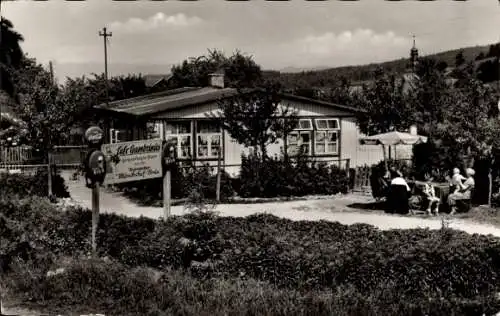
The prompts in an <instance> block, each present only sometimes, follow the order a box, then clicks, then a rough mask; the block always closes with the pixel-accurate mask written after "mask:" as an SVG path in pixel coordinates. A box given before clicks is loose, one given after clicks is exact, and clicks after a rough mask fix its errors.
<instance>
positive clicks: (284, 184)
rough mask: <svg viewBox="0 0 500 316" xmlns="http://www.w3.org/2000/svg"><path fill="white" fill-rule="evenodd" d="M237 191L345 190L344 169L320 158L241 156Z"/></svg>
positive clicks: (279, 193)
mask: <svg viewBox="0 0 500 316" xmlns="http://www.w3.org/2000/svg"><path fill="white" fill-rule="evenodd" d="M241 161H242V165H241V173H240V183H241V185H240V192H239V193H240V195H241V196H242V197H277V196H304V195H312V194H337V193H346V192H347V191H348V188H349V179H348V177H347V172H345V171H344V170H341V169H339V168H338V167H336V166H328V165H327V164H326V163H322V162H311V161H307V160H306V159H305V158H304V157H299V158H298V159H297V160H296V161H293V162H292V161H291V160H284V159H283V158H272V159H271V158H268V159H266V160H263V159H262V157H260V156H257V155H254V154H251V155H249V156H242V159H241Z"/></svg>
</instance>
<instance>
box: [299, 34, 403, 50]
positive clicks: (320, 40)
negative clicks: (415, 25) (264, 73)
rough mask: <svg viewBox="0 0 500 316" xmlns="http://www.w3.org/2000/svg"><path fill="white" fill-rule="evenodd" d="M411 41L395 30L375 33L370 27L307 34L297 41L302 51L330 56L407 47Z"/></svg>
mask: <svg viewBox="0 0 500 316" xmlns="http://www.w3.org/2000/svg"><path fill="white" fill-rule="evenodd" d="M409 43H410V41H409V39H408V38H405V37H401V36H397V35H396V34H395V33H394V32H392V31H388V32H386V33H379V34H377V33H375V32H374V31H373V30H370V29H359V30H355V31H344V32H342V33H339V34H335V33H332V32H328V33H324V34H322V35H319V36H311V35H310V36H307V37H305V38H302V39H299V40H298V41H297V42H296V45H298V48H299V50H300V51H301V52H302V53H307V54H312V55H316V56H328V55H331V54H337V53H354V54H356V51H355V50H357V49H359V50H360V51H359V53H362V54H363V55H366V53H367V52H370V50H371V49H376V50H377V51H381V50H392V49H394V48H398V49H399V48H401V47H406V48H408V45H410V44H409Z"/></svg>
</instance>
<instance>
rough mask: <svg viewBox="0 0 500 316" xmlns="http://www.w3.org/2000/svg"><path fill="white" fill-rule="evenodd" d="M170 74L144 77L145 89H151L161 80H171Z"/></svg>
mask: <svg viewBox="0 0 500 316" xmlns="http://www.w3.org/2000/svg"><path fill="white" fill-rule="evenodd" d="M172 77H173V75H172V74H166V75H144V76H143V78H144V82H145V83H146V87H148V88H152V87H154V86H156V85H157V84H159V83H160V82H161V81H163V80H169V79H170V78H172Z"/></svg>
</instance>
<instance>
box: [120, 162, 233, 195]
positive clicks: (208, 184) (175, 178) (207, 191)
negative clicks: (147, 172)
mask: <svg viewBox="0 0 500 316" xmlns="http://www.w3.org/2000/svg"><path fill="white" fill-rule="evenodd" d="M171 180H172V185H171V188H172V198H174V199H182V198H188V197H190V195H192V193H193V191H196V192H197V193H198V194H199V195H200V196H202V197H203V198H204V199H215V198H216V183H217V176H216V175H215V174H214V168H212V167H209V166H207V165H205V166H201V167H200V166H198V167H194V166H191V167H190V168H180V167H178V168H175V169H174V170H172V173H171ZM231 183H232V179H231V177H230V176H229V175H228V174H227V173H225V172H223V173H222V174H221V196H220V198H221V200H222V201H225V200H227V199H228V198H230V197H232V196H233V195H234V189H233V187H232V185H231ZM118 187H119V188H120V189H121V190H123V192H124V193H125V195H126V196H128V197H130V198H132V199H134V200H136V201H138V202H139V204H141V205H154V204H160V203H161V201H162V194H163V179H162V178H157V179H150V180H142V181H137V182H129V183H125V184H121V185H119V186H118Z"/></svg>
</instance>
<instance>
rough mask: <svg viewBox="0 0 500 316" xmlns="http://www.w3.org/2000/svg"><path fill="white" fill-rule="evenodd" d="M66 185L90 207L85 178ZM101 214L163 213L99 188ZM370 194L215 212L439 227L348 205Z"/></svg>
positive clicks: (176, 209) (465, 224)
mask: <svg viewBox="0 0 500 316" xmlns="http://www.w3.org/2000/svg"><path fill="white" fill-rule="evenodd" d="M67 185H68V187H69V190H70V194H71V196H72V198H73V200H74V201H75V202H76V203H78V204H80V205H82V206H84V207H87V208H91V192H90V190H89V189H88V188H86V187H85V185H84V180H83V179H81V180H78V181H71V180H67ZM100 197H101V199H100V210H101V213H116V214H121V215H125V216H130V217H139V216H145V217H149V218H154V219H157V218H159V217H161V216H162V214H163V209H162V208H161V207H144V206H137V205H136V204H134V203H133V202H131V201H129V200H128V199H127V198H125V197H123V196H122V195H121V193H116V192H107V190H105V189H101V195H100ZM372 201H373V200H372V199H371V197H367V196H362V195H347V196H338V197H332V198H331V199H312V200H306V201H290V202H279V203H278V202H273V203H258V204H220V205H217V206H216V207H215V211H217V212H218V213H219V215H221V216H234V217H240V216H248V215H251V214H255V213H264V212H265V213H269V214H273V215H275V216H279V217H283V218H288V219H291V220H328V221H338V222H340V223H342V224H354V223H367V224H371V225H374V226H376V227H378V228H380V229H383V230H386V229H409V228H418V227H422V228H430V229H439V228H441V227H442V218H441V217H432V218H421V217H417V216H415V217H410V216H398V215H390V214H385V213H382V212H379V211H376V212H374V211H371V212H369V211H362V210H357V209H354V208H351V207H349V206H348V205H350V204H352V203H369V202H372ZM186 212H187V210H186V209H185V207H184V206H173V207H172V208H171V214H172V215H183V214H186ZM448 226H449V227H450V228H454V229H458V230H462V231H465V232H467V233H470V234H484V235H488V234H492V235H494V236H496V237H500V228H497V227H495V226H493V225H486V224H478V223H474V222H472V221H468V220H461V219H451V220H450V221H449V222H448Z"/></svg>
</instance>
